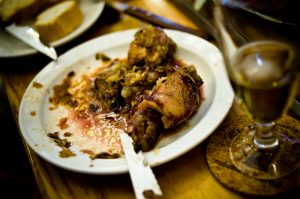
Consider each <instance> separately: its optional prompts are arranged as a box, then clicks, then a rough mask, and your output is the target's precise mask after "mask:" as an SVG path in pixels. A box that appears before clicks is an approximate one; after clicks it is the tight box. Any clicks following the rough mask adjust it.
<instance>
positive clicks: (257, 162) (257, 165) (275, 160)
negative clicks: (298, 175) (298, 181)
mask: <svg viewBox="0 0 300 199" xmlns="http://www.w3.org/2000/svg"><path fill="white" fill-rule="evenodd" d="M276 130H277V131H278V134H279V148H277V149H276V150H258V149H257V148H256V147H255V145H254V144H253V137H254V132H255V126H248V127H246V128H244V129H243V130H241V132H240V133H239V134H237V135H236V136H235V138H234V139H233V140H232V142H231V146H230V150H229V153H230V158H231V160H232V163H233V165H234V166H235V167H236V168H237V169H238V170H239V171H241V172H242V173H243V174H245V175H248V176H250V177H254V178H257V179H277V178H281V177H284V176H286V175H288V174H291V173H292V172H293V171H295V170H296V169H297V168H299V165H300V135H297V133H298V131H297V130H295V129H293V128H291V127H289V126H283V125H277V126H276Z"/></svg>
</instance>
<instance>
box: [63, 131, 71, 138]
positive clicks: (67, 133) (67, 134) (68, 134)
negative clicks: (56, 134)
mask: <svg viewBox="0 0 300 199" xmlns="http://www.w3.org/2000/svg"><path fill="white" fill-rule="evenodd" d="M64 136H65V137H71V136H72V133H70V132H65V133H64Z"/></svg>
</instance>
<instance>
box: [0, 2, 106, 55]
mask: <svg viewBox="0 0 300 199" xmlns="http://www.w3.org/2000/svg"><path fill="white" fill-rule="evenodd" d="M79 6H80V8H81V10H82V12H83V15H84V20H83V22H82V23H81V25H80V26H79V27H78V28H77V29H76V30H74V31H73V32H71V33H70V34H68V35H66V36H65V37H63V38H61V39H59V40H56V41H54V42H52V43H51V44H50V45H51V46H54V47H58V46H60V45H63V44H65V43H67V42H69V41H71V40H72V39H75V38H76V37H77V36H79V35H80V34H82V33H83V32H84V31H86V30H87V29H88V28H89V27H91V26H92V25H93V23H94V22H96V20H97V19H98V17H99V16H100V14H101V13H102V11H103V8H104V1H102V2H100V3H96V2H95V1H94V0H79ZM22 23H24V24H26V25H29V26H32V25H33V23H34V22H33V21H25V22H22ZM35 53H37V51H36V50H35V49H33V48H31V47H30V46H28V45H27V44H25V43H23V42H22V41H20V40H18V39H17V38H15V37H14V36H12V35H10V34H8V33H7V32H5V31H4V30H2V29H0V57H2V58H8V57H19V56H25V55H32V54H35Z"/></svg>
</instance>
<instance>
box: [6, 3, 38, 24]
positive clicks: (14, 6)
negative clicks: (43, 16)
mask: <svg viewBox="0 0 300 199" xmlns="http://www.w3.org/2000/svg"><path fill="white" fill-rule="evenodd" d="M40 2H41V0H0V19H1V20H2V21H11V20H14V19H15V18H16V17H17V16H18V15H21V14H25V13H26V14H27V15H32V13H33V11H36V10H37V9H38V8H39V7H40V6H41V4H40Z"/></svg>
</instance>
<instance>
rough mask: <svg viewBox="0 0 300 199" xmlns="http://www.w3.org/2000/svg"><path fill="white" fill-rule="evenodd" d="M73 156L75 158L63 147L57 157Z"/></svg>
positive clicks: (73, 154)
mask: <svg viewBox="0 0 300 199" xmlns="http://www.w3.org/2000/svg"><path fill="white" fill-rule="evenodd" d="M73 156H76V154H75V153H73V152H72V151H70V150H69V149H67V148H65V147H63V148H62V150H61V151H60V152H59V157H61V158H68V157H73Z"/></svg>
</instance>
